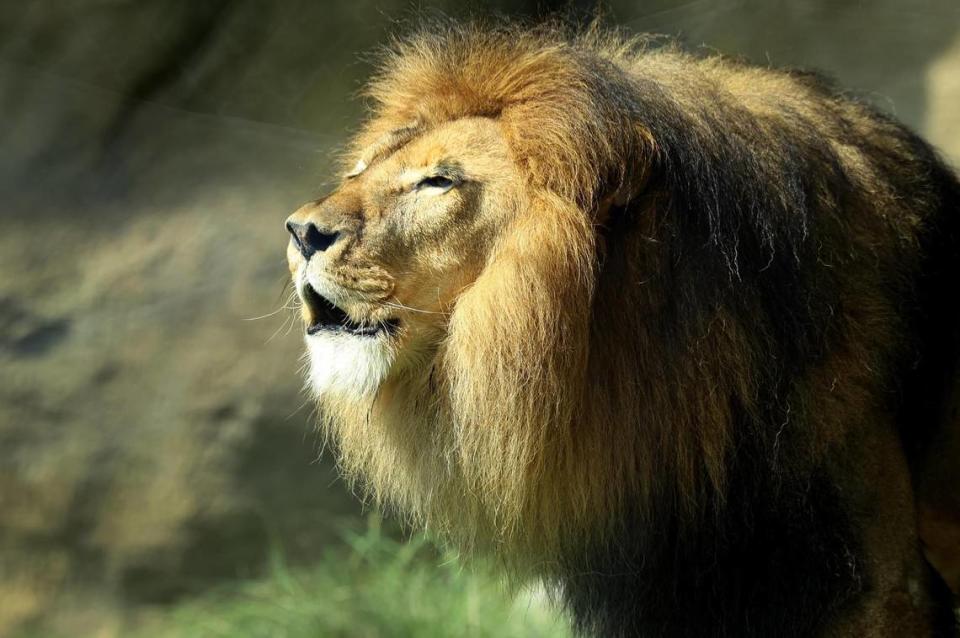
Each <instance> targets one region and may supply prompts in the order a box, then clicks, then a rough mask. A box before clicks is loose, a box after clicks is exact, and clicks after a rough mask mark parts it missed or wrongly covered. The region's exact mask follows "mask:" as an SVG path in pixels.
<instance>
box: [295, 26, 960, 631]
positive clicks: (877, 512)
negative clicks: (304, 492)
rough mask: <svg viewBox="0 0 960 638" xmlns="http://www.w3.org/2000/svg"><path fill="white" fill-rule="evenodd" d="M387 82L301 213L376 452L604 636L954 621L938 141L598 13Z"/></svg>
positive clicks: (402, 481) (299, 277)
mask: <svg viewBox="0 0 960 638" xmlns="http://www.w3.org/2000/svg"><path fill="white" fill-rule="evenodd" d="M366 95H367V96H368V99H369V104H370V113H369V117H368V118H367V119H366V121H365V123H364V124H363V125H362V128H361V129H360V131H359V132H358V133H357V135H356V137H355V139H354V141H353V143H352V144H351V145H350V147H349V150H348V151H347V152H346V158H347V162H345V165H344V177H343V179H342V182H341V183H340V185H339V186H338V187H337V188H336V189H335V190H334V191H333V192H332V193H331V194H329V195H327V196H325V197H322V198H320V199H317V200H316V201H312V202H310V203H308V204H306V205H304V206H303V207H301V208H300V209H299V210H297V211H296V212H295V213H294V214H293V215H292V216H291V217H290V218H289V219H288V221H287V229H288V230H289V232H290V234H291V238H290V243H289V248H288V251H287V256H288V260H289V267H290V272H291V275H292V278H293V282H294V284H295V287H296V290H297V291H298V293H299V297H300V299H301V300H302V302H303V303H302V315H303V320H304V323H305V326H306V347H307V353H308V360H309V365H308V380H309V384H308V385H309V387H310V388H311V389H312V392H313V393H314V394H315V395H316V399H317V401H318V403H319V408H320V415H321V417H320V419H321V421H322V424H321V427H322V430H323V431H324V432H325V433H326V435H327V436H328V437H329V440H330V441H331V442H332V443H333V444H334V446H335V448H336V450H337V454H338V458H339V462H340V465H341V467H342V471H343V473H344V474H345V475H346V476H347V477H348V478H350V479H351V480H353V481H356V482H357V483H359V485H361V486H362V488H363V490H364V492H365V493H366V494H367V495H369V496H370V497H371V498H372V499H375V501H376V502H379V503H381V504H383V505H384V506H386V507H389V508H390V509H391V510H392V511H395V512H398V513H400V514H401V515H402V516H403V517H405V519H406V520H408V521H409V522H411V523H412V524H414V525H417V526H419V527H422V528H424V529H426V530H428V531H429V532H431V533H433V534H434V535H436V537H438V538H441V539H444V540H445V541H447V542H449V543H452V544H453V545H455V546H456V547H458V548H460V549H461V550H462V551H463V552H464V554H466V555H472V554H476V553H481V554H487V555H491V556H494V557H497V559H498V560H499V561H500V562H501V564H502V566H503V569H504V573H505V574H507V575H509V577H511V578H514V579H518V580H520V581H522V580H524V579H529V578H538V579H541V580H542V581H543V582H545V583H548V584H549V585H550V586H551V587H552V591H554V592H555V594H556V596H557V597H558V599H559V600H560V601H561V602H562V604H563V605H564V606H565V608H566V609H567V610H568V611H569V614H570V616H571V618H572V622H573V624H574V627H575V629H576V630H577V631H578V632H579V633H581V634H585V635H597V636H641V635H642V636H691V637H692V636H696V637H702V636H764V637H766V636H798V637H799V636H928V635H939V636H946V635H954V634H955V632H956V629H957V628H956V621H955V618H954V614H953V611H952V607H953V605H954V599H953V597H952V594H951V591H950V589H949V587H948V584H949V585H952V586H953V587H957V586H958V585H960V578H958V571H957V565H958V558H960V555H958V554H960V493H958V492H960V469H958V468H960V418H958V416H957V407H958V405H960V381H958V368H957V361H958V328H960V310H958V295H957V288H956V285H957V284H956V281H957V279H956V277H957V276H958V275H960V185H958V181H957V179H956V176H955V175H954V174H953V173H952V172H951V170H950V169H949V168H948V167H947V166H946V165H945V164H944V162H943V161H942V160H941V159H939V158H938V156H937V154H936V152H935V151H934V150H932V149H931V147H930V146H928V145H927V144H926V143H925V142H924V141H922V140H921V139H920V138H919V137H918V136H917V135H915V134H914V133H912V132H911V131H909V130H908V129H907V128H906V127H904V126H903V125H901V124H900V123H898V122H896V121H895V120H893V119H892V118H890V117H888V116H887V115H884V114H883V113H881V112H879V111H878V110H876V109H874V108H872V107H871V106H869V105H868V104H866V103H864V102H863V101H860V100H858V99H856V98H855V97H852V96H851V95H849V94H848V93H846V92H844V91H842V90H841V89H840V88H838V87H836V86H835V85H833V84H832V83H830V82H829V81H827V80H824V79H822V78H821V77H819V76H817V75H815V74H811V73H808V72H802V71H795V70H780V69H772V68H758V67H755V66H750V65H749V64H747V63H745V62H743V61H738V60H731V59H728V58H725V57H720V56H717V55H713V54H710V55H700V54H697V53H691V52H686V51H684V50H682V49H681V48H680V47H678V46H677V45H674V44H670V43H662V42H660V41H657V40H651V39H644V38H636V37H630V36H628V35H625V34H623V33H621V32H617V31H612V30H608V29H605V28H602V27H598V26H592V27H589V28H584V29H581V30H576V29H569V28H566V27H562V26H556V25H547V26H532V27H531V26H523V25H516V24H509V23H495V24H489V23H466V24H463V23H459V24H458V23H440V24H431V25H429V26H427V27H424V28H423V29H422V30H421V31H420V32H418V33H416V34H414V35H412V36H409V37H406V38H403V39H400V40H398V41H396V42H395V44H394V45H392V46H390V47H389V48H388V50H387V51H386V52H385V54H384V55H383V57H382V59H381V65H380V67H379V69H378V71H377V72H376V74H375V75H374V77H373V78H372V80H371V81H370V83H369V86H368V89H367V91H366ZM351 166H352V168H349V167H351ZM931 565H933V566H935V568H934V567H932V566H931Z"/></svg>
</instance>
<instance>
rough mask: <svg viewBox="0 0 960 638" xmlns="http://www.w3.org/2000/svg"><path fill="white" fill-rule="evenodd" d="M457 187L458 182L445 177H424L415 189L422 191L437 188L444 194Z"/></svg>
mask: <svg viewBox="0 0 960 638" xmlns="http://www.w3.org/2000/svg"><path fill="white" fill-rule="evenodd" d="M454 186H456V182H455V181H454V180H453V179H451V178H449V177H447V176H445V175H431V176H430V177H424V178H423V179H421V180H420V181H419V182H417V185H416V186H415V187H414V190H422V189H424V188H437V189H440V190H442V191H444V192H446V191H448V190H450V189H451V188H453V187H454Z"/></svg>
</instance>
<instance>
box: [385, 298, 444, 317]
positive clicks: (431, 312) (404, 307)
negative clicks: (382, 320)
mask: <svg viewBox="0 0 960 638" xmlns="http://www.w3.org/2000/svg"><path fill="white" fill-rule="evenodd" d="M383 305H384V306H387V307H388V308H397V309H398V310H409V311H410V312H419V313H421V314H425V315H443V316H445V317H449V316H450V313H449V312H443V311H440V310H422V309H420V308H413V307H411V306H407V305H404V304H402V303H399V302H397V303H392V302H389V301H384V302H383Z"/></svg>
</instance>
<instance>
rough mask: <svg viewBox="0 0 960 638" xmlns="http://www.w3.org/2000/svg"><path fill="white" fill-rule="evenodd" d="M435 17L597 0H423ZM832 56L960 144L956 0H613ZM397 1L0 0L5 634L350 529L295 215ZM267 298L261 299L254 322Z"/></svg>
mask: <svg viewBox="0 0 960 638" xmlns="http://www.w3.org/2000/svg"><path fill="white" fill-rule="evenodd" d="M418 6H419V7H420V10H421V11H423V12H425V13H427V14H430V13H431V12H434V11H442V12H444V13H446V14H452V15H465V14H469V13H489V12H491V11H493V12H500V13H504V14H510V15H513V14H517V15H525V16H536V15H542V14H543V13H545V12H549V11H557V10H568V11H573V12H578V11H579V12H589V11H591V10H592V6H593V3H592V2H579V3H577V2H575V3H573V4H572V5H571V4H569V3H563V2H557V3H551V2H536V1H532V0H531V1H529V2H524V1H521V0H516V1H510V0H501V1H499V2H493V3H483V4H474V5H472V6H466V7H465V6H464V5H463V4H462V3H459V2H453V1H450V2H423V3H421V4H419V5H418ZM606 7H607V13H608V21H609V22H611V23H615V24H620V25H623V26H625V27H627V28H629V29H631V30H634V31H653V32H659V33H667V34H673V35H677V36H679V37H680V38H681V39H682V40H683V41H684V42H686V43H687V44H688V45H690V46H700V45H705V46H708V47H710V48H713V49H716V50H719V51H723V52H725V53H732V54H740V55H743V56H745V57H747V58H749V59H750V60H752V61H754V62H757V63H770V64H774V65H796V66H803V67H811V68H817V69H821V70H823V71H825V72H827V73H829V74H831V75H833V76H835V77H837V78H838V79H839V80H840V81H841V82H842V83H843V84H845V85H847V86H849V87H850V88H852V89H854V90H856V91H857V92H859V93H861V94H863V95H865V96H867V97H868V98H869V99H871V100H873V101H874V102H876V103H877V104H878V105H880V106H881V107H882V108H884V109H886V110H888V111H891V112H893V113H895V114H896V115H897V116H899V117H900V118H902V119H903V120H905V121H906V122H908V123H909V124H911V125H912V126H914V127H915V128H917V129H918V130H920V131H921V132H923V133H924V134H925V135H927V136H928V138H929V139H930V140H931V141H933V142H934V143H935V144H936V145H938V146H939V147H940V148H941V149H942V150H943V151H944V152H945V153H946V154H947V155H948V156H950V157H951V158H952V160H953V161H954V162H955V163H956V162H958V161H960V107H958V106H957V105H958V104H960V3H958V2H957V0H927V1H915V2H911V1H910V0H871V1H870V2H866V1H863V0H793V1H790V0H779V1H777V0H716V1H708V0H699V1H689V2H678V1H676V0H650V1H641V0H629V1H627V0H625V1H619V0H614V1H611V2H608V3H607V4H606ZM416 16H417V14H416V13H415V12H413V11H412V10H411V6H410V4H409V3H408V2H405V1H400V0H354V1H352V2H350V3H320V2H309V1H306V0H303V1H285V2H271V1H268V0H207V1H204V2H195V1H193V0H148V1H136V0H34V1H31V2H16V1H14V0H0V122H2V124H0V636H3V635H13V634H14V633H15V632H30V633H31V635H44V632H45V631H48V630H49V631H59V632H61V633H64V634H65V635H74V636H85V635H102V636H111V635H123V627H124V626H125V623H126V622H127V619H128V618H129V617H130V616H131V614H136V613H138V611H139V610H140V609H143V608H150V609H154V610H155V609H158V608H159V609H162V608H163V607H164V606H165V605H169V604H171V603H174V602H177V601H180V600H183V599H185V598H189V597H190V596H194V595H197V594H198V593H200V592H203V591H204V590H205V589H207V588H209V587H211V586H214V585H216V584H218V583H222V582H224V581H229V580H231V579H236V578H241V577H255V576H257V575H259V574H261V573H262V572H263V570H264V569H266V564H267V559H268V555H269V552H270V548H271V547H272V546H281V547H283V548H284V551H285V553H286V555H287V556H288V559H289V560H290V561H291V562H292V563H294V564H302V565H309V564H310V562H311V561H312V560H313V559H314V558H315V557H316V556H318V555H319V552H321V551H323V550H324V549H325V548H327V547H328V546H330V545H331V544H332V543H334V542H335V541H334V539H335V538H336V530H337V529H339V528H341V527H342V526H344V525H347V526H349V525H352V524H354V523H353V521H356V520H357V514H358V512H359V507H358V505H357V504H356V501H355V499H354V498H353V496H351V495H349V494H347V493H346V492H345V490H344V487H343V485H342V484H340V483H339V482H338V481H337V480H336V473H335V471H334V470H333V469H332V467H331V462H330V460H329V459H328V458H319V449H320V442H319V441H318V440H317V438H316V435H315V434H314V432H313V430H312V426H311V412H312V406H310V405H307V404H305V398H306V397H305V396H304V395H303V394H301V392H300V385H301V382H300V377H299V374H298V368H299V365H300V361H299V355H300V336H299V335H300V327H299V325H294V324H293V323H292V313H291V312H290V311H288V310H285V309H284V308H283V306H284V304H285V302H286V299H287V294H288V293H289V291H288V290H286V289H285V288H284V283H285V278H286V271H285V266H284V261H283V256H284V247H285V244H286V236H285V233H284V231H283V228H282V222H283V220H284V218H285V217H286V215H287V214H288V212H290V211H292V210H293V209H294V208H295V207H296V206H297V205H298V204H299V203H300V202H302V201H305V200H307V199H310V198H312V197H315V196H317V195H318V194H319V193H320V192H321V191H322V190H323V188H324V186H325V183H326V180H327V179H328V178H329V175H330V172H329V170H330V166H331V157H332V156H333V155H334V153H335V152H336V149H337V147H338V145H339V144H340V143H342V141H343V140H344V138H345V136H346V135H347V134H348V132H349V131H350V130H351V127H353V126H354V125H355V124H356V122H357V121H358V119H359V118H360V117H361V115H362V104H361V103H360V102H359V101H358V100H357V99H355V98H354V94H355V93H356V91H357V90H358V88H359V86H360V81H361V80H362V78H363V77H364V76H365V75H366V74H367V73H368V71H369V69H370V64H369V57H364V56H363V55H361V54H363V53H369V52H370V51H371V50H372V49H373V48H374V47H375V46H377V45H378V44H380V43H383V42H385V41H386V39H387V37H388V35H389V34H390V33H392V32H398V31H399V32H402V31H404V30H405V29H408V28H411V27H412V26H415V25H416V23H417V17H416ZM258 317H260V318H259V319H258Z"/></svg>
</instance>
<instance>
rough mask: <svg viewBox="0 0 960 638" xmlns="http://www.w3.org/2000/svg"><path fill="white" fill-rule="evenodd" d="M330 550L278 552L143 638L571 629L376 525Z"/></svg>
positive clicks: (550, 632) (541, 607) (478, 574)
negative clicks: (261, 574) (310, 558)
mask: <svg viewBox="0 0 960 638" xmlns="http://www.w3.org/2000/svg"><path fill="white" fill-rule="evenodd" d="M346 541H347V546H348V550H349V551H343V550H342V548H340V549H339V551H333V550H331V551H329V552H328V553H327V554H326V555H325V556H323V558H322V560H321V561H319V563H318V564H316V565H314V566H312V567H311V568H309V569H294V568H291V567H289V566H288V565H287V564H286V562H285V561H284V559H283V555H282V552H280V551H275V552H274V554H273V560H272V566H271V569H270V574H269V577H267V578H265V579H263V580H256V581H248V582H242V583H236V584H231V585H229V586H226V587H223V588H220V589H218V590H215V591H213V592H209V593H207V594H204V595H203V596H201V597H200V598H195V599H192V600H190V601H188V602H183V603H180V604H179V605H177V606H175V607H173V608H171V609H170V610H169V611H166V612H163V613H162V614H159V615H158V616H156V617H155V618H154V619H153V621H151V622H150V623H149V624H148V625H146V626H144V627H142V628H141V630H140V631H138V632H137V633H136V634H135V636H136V637H137V638H168V637H170V638H172V637H174V636H176V637H178V638H179V637H180V636H188V637H197V638H206V637H210V638H213V637H224V638H226V637H229V638H260V637H264V638H266V637H270V638H307V637H309V638H318V637H327V636H329V637H337V636H349V637H351V638H354V637H356V638H367V637H371V638H372V637H380V636H415V637H417V638H420V637H423V638H430V637H438V638H439V637H441V636H457V637H460V636H491V637H492V636H496V637H498V638H501V637H510V636H517V637H528V636H529V637H536V636H550V637H551V638H552V637H562V636H567V635H569V631H568V630H567V626H566V622H565V620H564V619H563V618H562V616H561V615H560V614H558V613H557V612H555V611H554V610H553V609H552V608H551V607H550V606H549V605H548V603H546V602H545V601H543V598H542V596H537V595H533V594H531V593H530V592H529V591H527V592H521V593H520V594H519V595H515V596H513V595H511V594H509V593H508V592H507V591H506V590H505V588H504V587H503V586H502V585H501V583H500V580H499V579H498V578H497V577H496V576H495V575H494V574H493V572H492V571H491V570H490V568H489V566H486V565H482V564H481V565H475V564H473V563H471V565H470V566H462V565H461V564H459V563H458V562H457V560H456V558H455V557H454V556H451V555H449V554H445V553H442V552H439V551H438V550H436V549H435V548H434V547H433V546H432V545H431V544H430V543H429V542H428V541H426V540H425V539H424V538H422V537H414V538H413V539H410V540H407V541H403V542H401V541H397V540H395V539H394V538H392V537H391V536H388V535H385V534H384V533H383V532H382V530H381V528H380V525H379V522H378V519H375V518H372V519H371V523H370V524H369V525H368V527H367V529H366V530H365V531H364V532H362V533H359V534H358V533H350V534H347V535H346Z"/></svg>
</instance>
